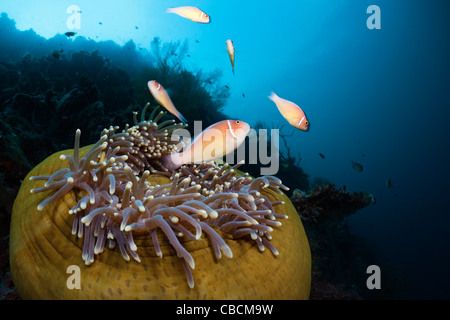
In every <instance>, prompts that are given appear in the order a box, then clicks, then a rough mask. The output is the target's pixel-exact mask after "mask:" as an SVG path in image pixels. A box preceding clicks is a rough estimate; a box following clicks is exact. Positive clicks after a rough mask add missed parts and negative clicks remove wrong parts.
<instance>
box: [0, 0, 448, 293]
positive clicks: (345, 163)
mask: <svg viewBox="0 0 450 320" xmlns="http://www.w3.org/2000/svg"><path fill="white" fill-rule="evenodd" d="M71 5H76V6H78V7H79V8H80V12H79V14H80V19H81V20H80V26H79V28H77V29H69V28H68V25H67V21H68V18H69V17H70V15H71V14H70V13H67V8H68V7H69V6H71ZM184 5H193V6H196V7H198V8H200V9H202V10H203V11H205V12H206V13H208V14H209V15H210V17H211V22H210V23H209V24H197V23H194V22H192V21H189V20H187V19H183V18H181V17H179V16H177V15H174V14H168V13H166V12H165V11H166V9H167V8H168V7H177V6H184ZM370 5H376V6H378V7H379V8H380V19H381V20H380V23H381V29H369V28H368V25H367V20H368V19H369V18H370V16H371V14H372V13H367V8H368V7H369V6H370ZM449 9H450V3H449V2H448V1H445V0H433V1H424V0H420V1H419V0H396V1H386V0H385V1H383V0H371V1H365V0H357V1H355V0H348V1H345V0H334V1H331V0H328V1H325V0H314V1H312V0H309V1H306V0H297V1H292V0H291V1H287V0H280V1H276V2H273V1H270V2H269V1H237V0H228V1H212V0H211V1H207V0H204V1H156V0H155V1H145V0H136V1H131V0H130V1H102V0H100V1H84V0H71V1H54V0H53V1H52V0H41V1H39V2H36V1H31V0H21V1H20V0H15V1H12V0H11V1H9V0H3V1H1V3H0V12H1V17H0V155H1V159H0V188H1V190H0V191H1V194H0V210H1V211H0V233H1V234H0V236H1V239H2V240H1V243H0V246H1V247H0V263H1V267H0V268H1V269H0V271H1V276H2V283H1V286H0V294H1V297H2V298H6V299H8V298H9V299H12V298H16V296H15V295H14V287H13V284H12V283H10V280H9V279H10V275H9V269H8V252H7V251H8V234H9V221H10V214H11V207H12V203H13V200H14V197H15V195H16V193H17V190H18V187H20V180H21V179H23V178H24V177H25V175H26V174H27V173H28V171H29V170H30V169H31V168H33V167H34V166H35V165H36V164H38V163H39V162H40V161H42V160H43V159H44V158H45V157H47V156H48V155H50V154H51V153H53V152H55V151H57V150H62V149H65V148H71V147H72V144H73V135H74V132H75V130H76V129H77V128H81V130H82V132H83V135H82V137H81V139H82V140H81V141H82V145H87V144H90V143H93V142H95V141H96V140H97V139H98V136H99V134H100V132H101V130H102V129H103V128H105V127H108V126H109V125H112V124H114V125H119V126H121V127H123V126H124V125H125V123H129V122H131V114H132V111H135V110H140V108H142V106H143V105H145V103H146V102H147V101H154V100H153V98H152V96H151V94H150V92H149V91H148V88H147V81H148V80H151V79H158V81H160V82H161V83H163V84H164V87H165V88H166V89H169V90H170V93H171V98H172V100H173V101H174V104H175V105H176V106H177V108H178V109H179V110H180V111H181V113H182V114H183V115H184V116H185V117H186V118H187V119H188V120H189V121H190V122H191V121H193V120H203V127H204V128H205V127H206V126H207V125H209V124H212V123H214V122H217V121H220V120H222V119H226V118H230V119H240V120H243V121H246V122H247V123H249V124H251V125H252V127H254V128H267V129H272V128H281V131H280V134H281V141H280V149H281V150H280V152H281V163H280V170H279V174H276V175H277V176H278V177H280V178H281V179H282V180H283V182H284V183H285V184H286V185H287V186H288V187H290V188H291V191H293V190H295V189H298V190H301V191H303V192H305V193H308V192H309V193H310V195H311V198H313V196H314V194H316V195H317V194H318V193H321V192H322V193H323V194H326V195H329V196H330V197H331V196H336V195H337V196H339V197H342V198H345V197H346V196H348V195H349V194H352V197H353V198H354V199H357V200H358V199H360V198H364V199H366V198H365V197H366V194H365V195H361V194H358V193H357V192H360V191H361V192H363V191H364V192H367V193H370V194H371V195H373V197H374V198H375V199H376V201H375V202H374V203H370V201H369V202H365V201H361V203H358V205H357V206H356V207H352V206H351V205H348V211H347V212H346V213H345V214H343V215H342V216H339V217H338V219H334V220H333V219H331V221H328V222H323V223H322V225H321V226H318V225H317V224H318V223H319V222H308V221H304V224H305V229H306V232H307V234H308V237H309V238H310V244H311V250H312V253H313V258H314V257H315V259H314V260H313V264H314V263H315V265H313V267H315V268H313V272H315V274H314V275H313V288H314V285H316V287H315V289H314V290H315V291H313V292H312V298H316V299H321V298H322V299H449V298H450V293H449V291H448V288H449V286H450V276H449V274H448V270H450V256H449V245H450V236H449V233H448V228H449V226H450V223H449V222H450V215H449V214H450V210H449V195H448V192H449V189H450V184H449V181H450V169H449V153H450V152H449V147H450V135H449V133H448V128H449V126H450V110H449V109H450V94H449V92H450V84H449V74H450V61H449V57H450V46H449V39H450V21H449V20H448V13H447V12H448V10H449ZM70 32H73V33H75V34H71V33H70ZM227 39H232V40H233V42H234V46H235V50H236V60H235V75H233V72H232V69H231V64H230V59H229V57H228V53H227V50H226V44H225V41H226V40H227ZM272 91H275V92H276V93H277V94H278V95H279V96H281V97H283V98H285V99H288V100H290V101H293V102H295V103H297V104H298V105H299V106H300V107H301V108H302V109H303V110H304V112H305V113H306V115H307V117H308V120H309V122H310V123H311V127H310V129H309V130H308V131H306V132H303V131H300V130H297V129H294V128H293V127H291V126H290V125H289V124H288V123H287V121H286V120H285V119H284V118H283V117H282V115H281V114H280V112H279V111H278V109H277V108H276V107H275V105H274V104H273V102H272V101H270V100H269V99H268V98H267V96H268V95H269V94H270V93H271V92H272ZM252 170H255V169H254V168H252V167H248V168H247V171H249V172H252ZM257 173H259V172H257ZM330 184H333V185H334V187H331V186H330ZM327 186H328V187H327ZM327 188H328V189H327ZM314 192H315V193H314ZM299 194H301V193H300V191H298V192H297V193H296V192H291V193H290V194H289V195H290V196H291V197H292V199H293V202H294V204H296V196H298V195H299ZM311 201H312V202H313V200H311ZM329 202H330V201H329ZM299 206H300V205H299ZM299 212H300V213H301V208H300V207H299ZM369 265H377V266H379V267H380V270H381V289H379V290H377V289H374V290H369V289H368V288H367V287H366V280H367V278H368V276H369V274H367V273H366V269H367V267H368V266H369Z"/></svg>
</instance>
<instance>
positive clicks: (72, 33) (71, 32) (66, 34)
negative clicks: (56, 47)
mask: <svg viewBox="0 0 450 320" xmlns="http://www.w3.org/2000/svg"><path fill="white" fill-rule="evenodd" d="M76 34H77V33H76V32H73V31H68V32H66V33H64V35H65V36H66V37H67V38H70V37H73V36H74V35H76Z"/></svg>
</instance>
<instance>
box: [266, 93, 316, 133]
mask: <svg viewBox="0 0 450 320" xmlns="http://www.w3.org/2000/svg"><path fill="white" fill-rule="evenodd" d="M269 99H270V100H272V101H273V102H274V103H275V104H276V105H277V108H278V110H279V111H280V113H281V115H282V116H283V117H284V118H285V119H286V120H287V121H288V122H289V124H290V125H291V126H293V127H295V128H297V129H300V130H303V131H308V128H309V121H308V119H306V115H305V113H304V112H303V110H302V109H301V108H300V107H299V106H298V105H296V104H295V103H293V102H291V101H288V100H285V99H283V98H280V97H279V96H277V94H276V93H275V92H272V93H271V94H270V96H269Z"/></svg>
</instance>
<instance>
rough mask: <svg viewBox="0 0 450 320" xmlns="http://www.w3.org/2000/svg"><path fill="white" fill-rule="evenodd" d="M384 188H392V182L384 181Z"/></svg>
mask: <svg viewBox="0 0 450 320" xmlns="http://www.w3.org/2000/svg"><path fill="white" fill-rule="evenodd" d="M386 188H392V181H391V179H387V180H386Z"/></svg>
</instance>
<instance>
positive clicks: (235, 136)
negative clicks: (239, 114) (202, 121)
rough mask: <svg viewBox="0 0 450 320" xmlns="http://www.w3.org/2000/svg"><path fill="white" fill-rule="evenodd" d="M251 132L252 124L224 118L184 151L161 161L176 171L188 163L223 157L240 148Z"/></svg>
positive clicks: (196, 138)
mask: <svg viewBox="0 0 450 320" xmlns="http://www.w3.org/2000/svg"><path fill="white" fill-rule="evenodd" d="M249 132H250V125H248V124H247V123H245V122H244V121H240V120H222V121H219V122H217V123H215V124H212V125H210V126H209V127H208V128H206V129H205V130H203V131H202V133H200V134H199V135H198V136H197V137H195V138H194V140H193V141H192V142H191V144H189V145H188V146H187V147H186V148H184V149H183V152H180V153H172V154H168V155H166V156H163V157H162V158H161V163H162V165H163V166H164V167H166V168H167V169H169V170H170V171H174V170H176V169H178V168H179V167H181V166H182V165H183V164H187V163H201V162H202V161H211V160H215V159H219V158H222V157H223V156H224V155H226V154H229V153H231V152H233V151H234V150H236V149H237V148H239V146H240V145H241V144H242V143H243V142H244V141H245V138H246V137H247V135H248V134H249ZM213 152H214V154H213Z"/></svg>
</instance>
